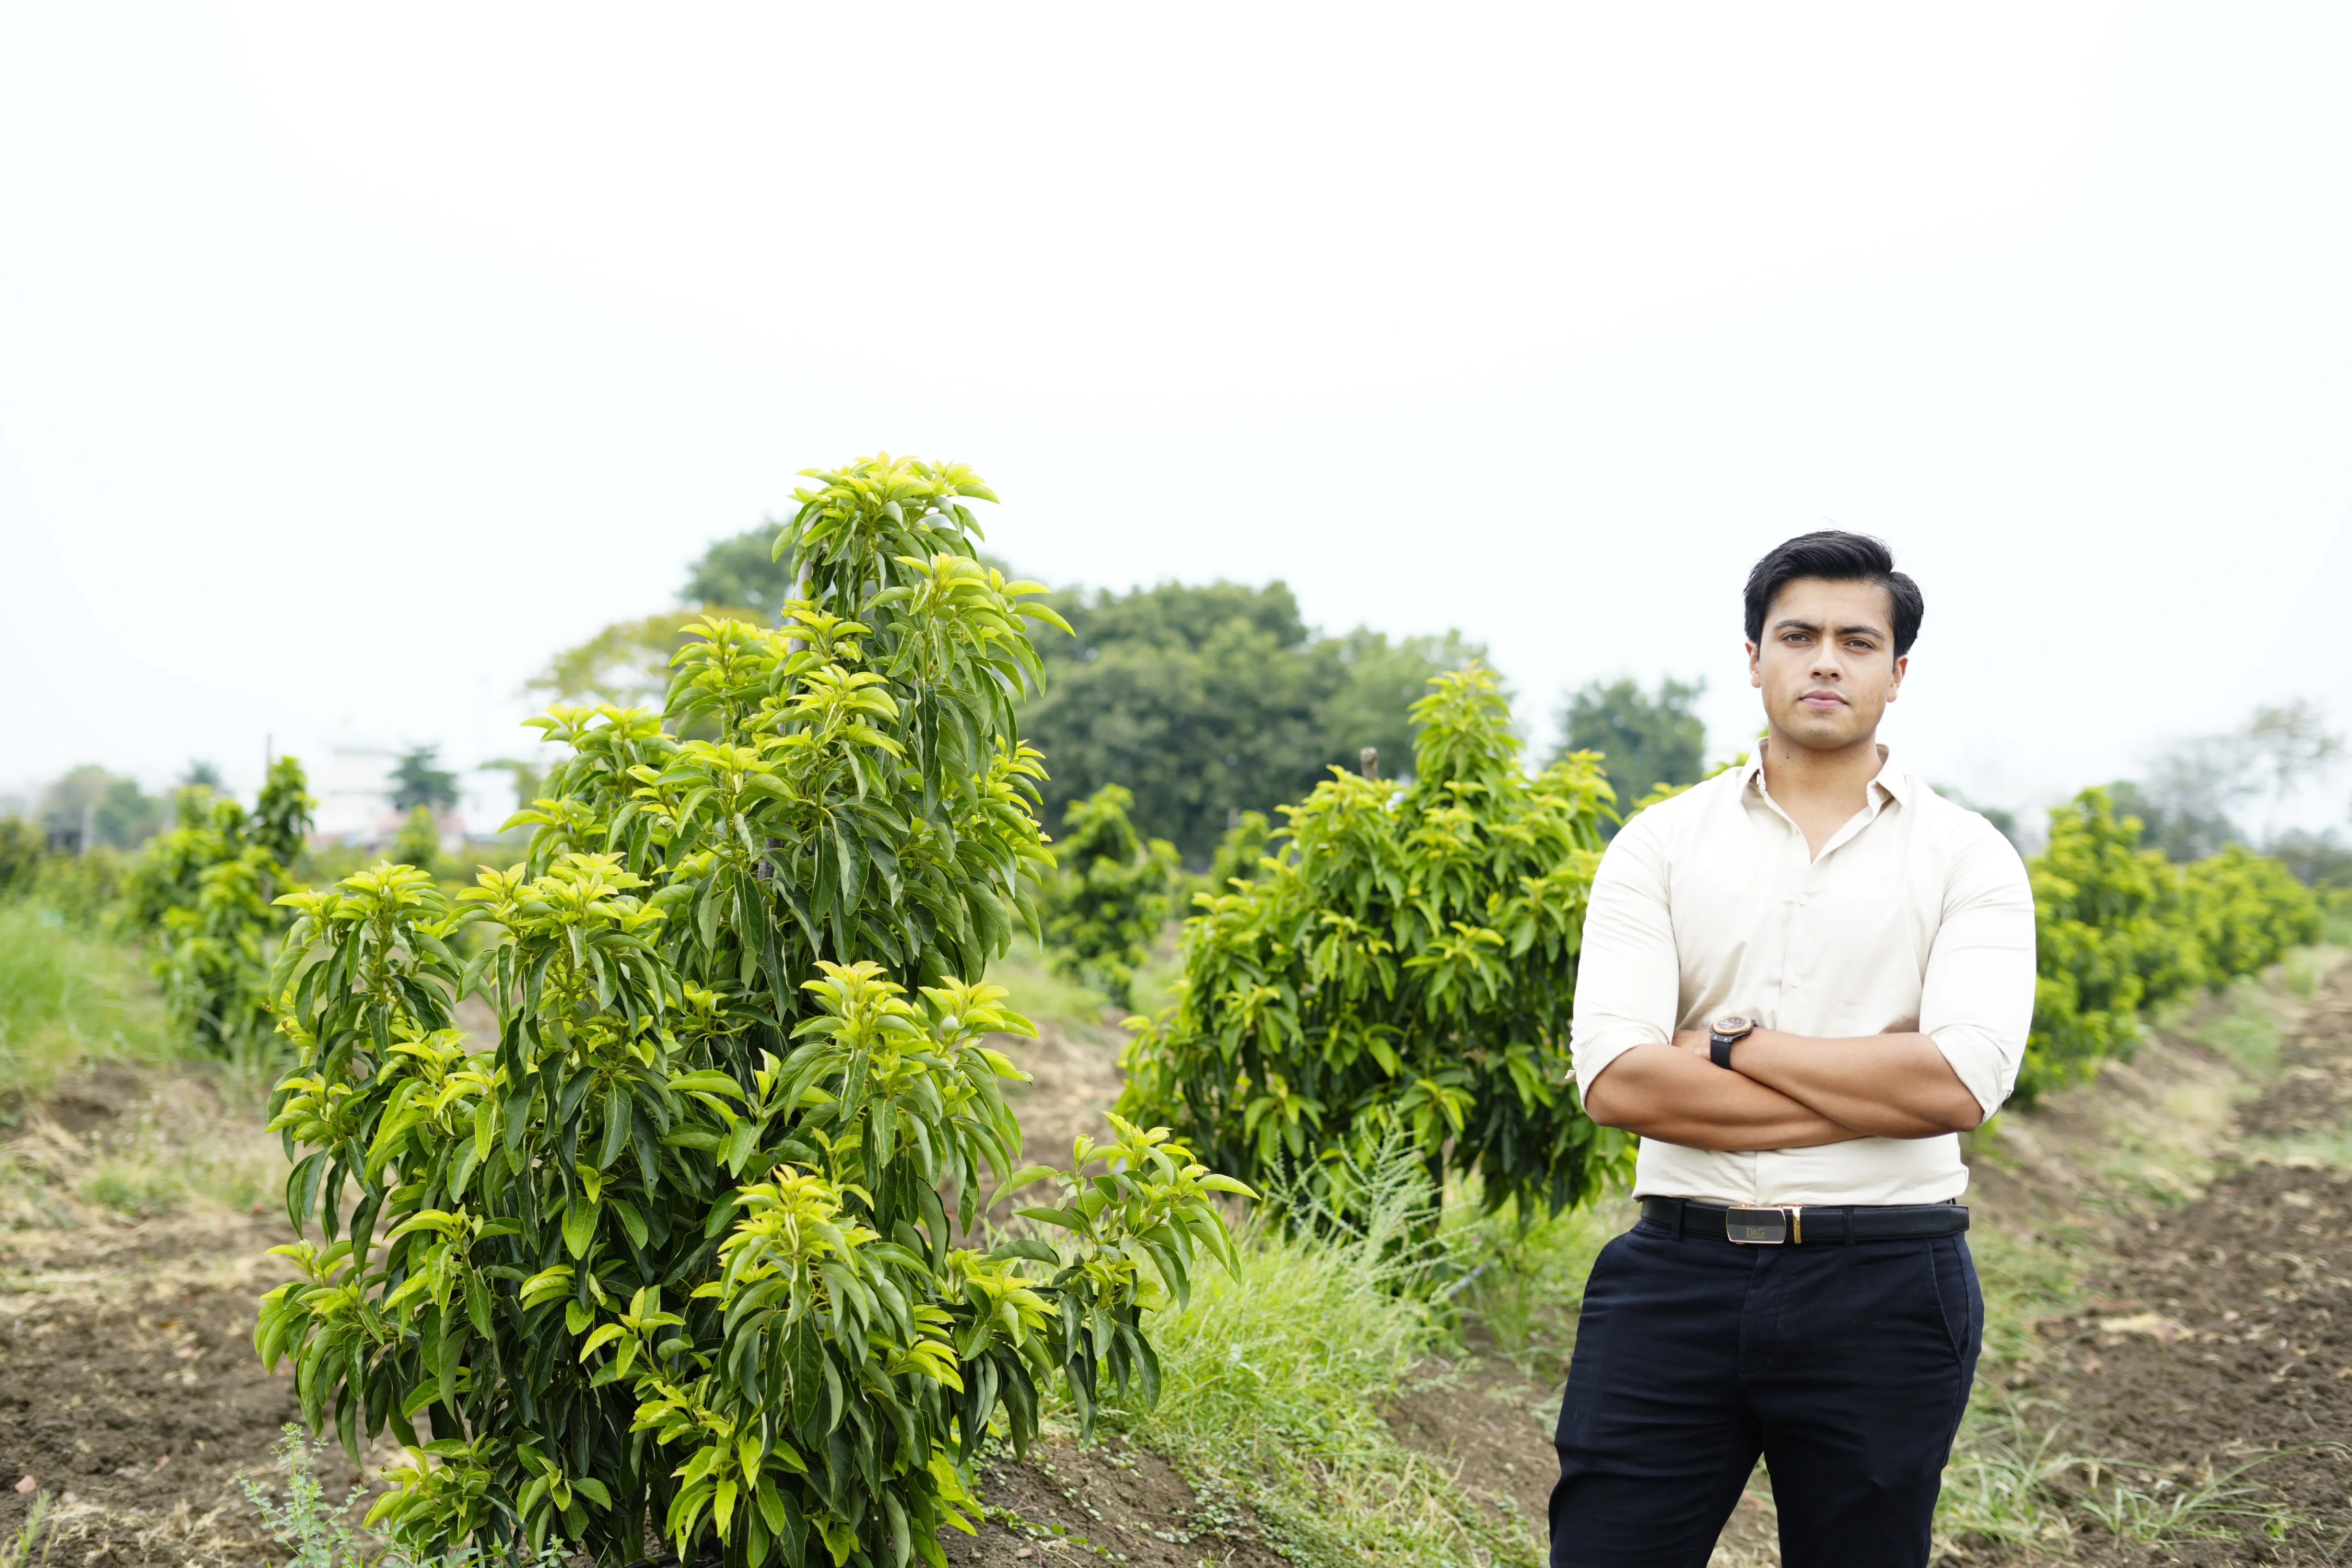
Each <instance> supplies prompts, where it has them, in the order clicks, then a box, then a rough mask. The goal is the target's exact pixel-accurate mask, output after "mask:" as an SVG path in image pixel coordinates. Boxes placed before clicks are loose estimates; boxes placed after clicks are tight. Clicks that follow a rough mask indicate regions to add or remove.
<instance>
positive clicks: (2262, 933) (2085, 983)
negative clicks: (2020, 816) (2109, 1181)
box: [2017, 788, 2320, 1104]
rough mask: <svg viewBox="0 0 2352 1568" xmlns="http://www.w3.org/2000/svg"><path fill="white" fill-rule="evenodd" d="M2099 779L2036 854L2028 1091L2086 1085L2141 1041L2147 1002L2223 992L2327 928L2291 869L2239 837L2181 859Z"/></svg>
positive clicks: (2057, 809) (2024, 1091) (2064, 812)
mask: <svg viewBox="0 0 2352 1568" xmlns="http://www.w3.org/2000/svg"><path fill="white" fill-rule="evenodd" d="M2139 842H2140V822H2139V818H2137V816H2124V817H2120V818H2118V817H2117V816H2116V814H2115V811H2114V808H2113V806H2112V805H2111V804H2110V801H2109V797H2108V795H2107V792H2106V791H2105V790H2104V789H2098V788H2093V789H2086V790H2084V791H2083V792H2082V793H2081V794H2080V795H2076V796H2075V797H2074V800H2073V801H2071V802H2069V803H2068V804H2067V805H2063V806H2054V807H2053V808H2052V809H2051V813H2050V843H2049V847H2047V848H2045V849H2044V850H2043V851H2042V853H2041V854H2040V855H2037V856H2035V857H2034V858H2033V859H2032V860H2031V861H2030V862H2028V863H2027V864H2028V869H2029V871H2030V872H2031V874H2032V881H2033V906H2034V925H2035V942H2036V947H2037V952H2038V963H2039V978H2038V980H2037V982H2036V985H2035V993H2034V1007H2033V1030H2032V1035H2031V1037H2029V1038H2028V1039H2027V1041H2026V1047H2025V1060H2024V1063H2023V1065H2022V1067H2021V1069H2020V1070H2019V1073H2018V1078H2017V1097H2018V1099H2019V1100H2021V1101H2022V1102H2024V1103H2028V1104H2030V1103H2032V1101H2033V1100H2034V1099H2035V1098H2036V1097H2038V1096H2040V1095H2041V1094H2042V1093H2044V1092H2046V1091H2048V1090H2050V1089H2058V1088H2062V1087H2063V1086H2064V1085H2066V1084H2069V1083H2074V1082H2079V1081H2081V1080H2083V1079H2088V1078H2090V1077H2091V1076H2092V1075H2094V1074H2095V1073H2096V1072H2097V1071H2098V1064H2099V1063H2100V1061H2101V1060H2103V1059H2104V1058H2107V1057H2111V1056H2128V1055H2129V1054H2130V1053H2131V1051H2132V1049H2133V1047H2136V1046H2137V1044H2138V1042H2139V1037H2140V1026H2139V1021H2138V1016H2137V1015H2138V1013H2139V1011H2140V1009H2142V1008H2145V1007H2148V1006H2151V1005H2155V1004H2156V1003H2158V1002H2161V1001H2163V1000H2165V999H2166V998H2167V997H2169V996H2174V995H2178V994H2180V993H2181V992H2183V991H2187V990H2189V989H2191V988H2193V987H2195V986H2197V985H2199V984H2205V985H2210V986H2211V987H2213V988H2215V989H2217V990H2218V989H2219V988H2221V986H2223V985H2225V984H2228V983H2229V982H2230V981H2231V980H2233V979H2235V978H2237V977H2238V976H2239V975H2242V974H2251V973H2256V972H2258V971H2260V970H2262V969H2264V968H2267V967H2268V966H2269V965H2271V964H2273V963H2276V962H2278V960H2279V959H2280V958H2281V957H2282V956H2284V953H2285V952H2286V950H2287V948H2289V947H2290V946H2293V945H2294V944H2295V943H2298V942H2311V941H2315V940H2316V939H2317V937H2318V934H2319V928H2320V920H2319V908H2318V905H2317V902H2316V900H2315V899H2314V897H2313V895H2312V893H2311V890H2310V889H2307V888H2305V887H2304V886H2303V885H2302V884H2301V883H2300V882H2297V881H2296V880H2295V879H2294V877H2293V876H2292V875H2290V874H2289V873H2288V871H2287V869H2286V868H2285V867H2284V866H2283V865H2282V864H2280V863H2279V862H2278V861H2276V860H2273V859H2271V858H2268V857H2265V856H2260V855H2256V854H2253V853H2252V851H2250V850H2248V849H2246V848H2244V847H2242V846H2238V845H2231V846H2229V847H2225V848H2224V849H2223V850H2222V851H2221V853H2220V854H2218V855H2215V856H2212V857H2210V858H2207V859H2203V860H2199V861H2194V862H2191V863H2190V864H2189V865H2187V866H2176V865H2174V864H2172V863H2171V862H2169V861H2168V860H2167V859H2166V858H2165V857H2164V856H2163V855H2162V854H2161V853H2159V852H2158V851H2157V850H2154V849H2143V848H2141V847H2139Z"/></svg>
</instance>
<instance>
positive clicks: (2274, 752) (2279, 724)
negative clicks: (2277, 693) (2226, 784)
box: [2245, 697, 2344, 805]
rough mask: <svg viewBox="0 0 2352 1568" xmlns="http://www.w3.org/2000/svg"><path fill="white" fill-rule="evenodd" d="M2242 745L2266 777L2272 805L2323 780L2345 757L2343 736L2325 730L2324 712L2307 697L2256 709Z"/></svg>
mask: <svg viewBox="0 0 2352 1568" xmlns="http://www.w3.org/2000/svg"><path fill="white" fill-rule="evenodd" d="M2245 744H2246V750H2247V751H2248V752H2252V761H2253V763H2254V765H2255V767H2257V768H2258V769H2259V770H2260V771H2261V772H2263V773H2266V774H2268V775H2269V780H2268V782H2269V784H2270V786H2271V789H2272V792H2273V793H2272V804H2273V805H2282V804H2284V802H2285V800H2286V797H2287V796H2288V795H2292V794H2294V791H2295V790H2296V789H2297V788H2298V787H2299V786H2301V785H2302V784H2304V783H2305V781H2307V780H2311V781H2315V780H2318V779H2322V778H2325V777H2326V775H2327V773H2329V771H2330V770H2332V769H2333V768H2334V767H2335V765H2336V762H2337V760H2338V759H2340V758H2341V757H2342V756H2343V755H2344V737H2343V736H2341V735H2339V734H2337V733H2336V731H2333V730H2330V729H2329V728H2328V727H2327V714H2326V710H2325V709H2323V708H2321V707H2320V705H2319V704H2318V703H2316V702H2314V701H2312V700H2310V699H2309V698H2307V697H2298V698H2296V699H2295V700H2294V701H2292V702H2287V703H2284V704H2282V705H2280V706H2278V707H2275V708H2257V709H2255V710H2254V716H2253V718H2252V719H2251V720H2249V721H2247V722H2246V728H2245Z"/></svg>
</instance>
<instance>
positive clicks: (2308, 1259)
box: [2024, 971, 2352, 1568]
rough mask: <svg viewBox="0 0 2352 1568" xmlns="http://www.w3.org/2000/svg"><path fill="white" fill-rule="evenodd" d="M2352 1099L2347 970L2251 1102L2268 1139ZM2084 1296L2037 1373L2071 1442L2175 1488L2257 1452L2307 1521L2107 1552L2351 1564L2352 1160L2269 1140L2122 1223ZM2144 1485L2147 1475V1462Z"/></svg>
mask: <svg viewBox="0 0 2352 1568" xmlns="http://www.w3.org/2000/svg"><path fill="white" fill-rule="evenodd" d="M2347 1106H2352V974H2347V973H2345V972H2343V971H2339V972H2338V978H2337V979H2336V983H2335V984H2332V985H2330V986H2328V987H2327V988H2326V989H2325V990H2324V991H2323V992H2322V993H2321V994H2320V995H2319V997H2318V998H2317V999H2316V1001H2315V1005H2312V1006H2311V1007H2310V1008H2309V1009H2308V1011H2307V1012H2306V1014H2305V1017H2304V1019H2303V1021H2302V1027H2301V1028H2300V1029H2299V1030H2298V1031H2297V1032H2296V1033H2295V1034H2294V1036H2293V1037H2290V1038H2289V1039H2288V1041H2287V1042H2286V1043H2285V1046H2284V1050H2283V1052H2282V1070H2281V1071H2280V1073H2279V1074H2278V1076H2277V1077H2276V1078H2275V1079H2273V1082H2272V1084H2271V1087H2270V1088H2269V1089H2268V1090H2267V1091H2266V1092H2264V1093H2263V1095H2262V1096H2261V1097H2260V1098H2258V1099H2256V1100H2253V1101H2252V1102H2251V1103H2250V1104H2248V1105H2247V1106H2245V1107H2244V1108H2243V1109H2242V1110H2241V1112H2240V1114H2239V1117H2238V1119H2237V1130H2238V1131H2239V1133H2240V1135H2241V1136H2242V1138H2244V1139H2246V1140H2247V1141H2248V1143H2249V1145H2251V1146H2252V1148H2255V1149H2259V1147H2260V1144H2259V1142H2256V1141H2258V1140H2264V1139H2273V1138H2281V1137H2285V1136H2290V1135H2293V1134H2296V1133H2307V1132H2313V1131H2324V1130H2326V1129H2330V1128H2336V1127H2340V1126H2342V1125H2343V1119H2344V1115H2345V1111H2346V1110H2347ZM2112 1256H2113V1263H2112V1265H2111V1267H2109V1268H2105V1269H2104V1270H2102V1271H2101V1272H2100V1274H2098V1275H2097V1276H2095V1278H2094V1279H2092V1280H2091V1281H2090V1283H2091V1284H2092V1285H2093V1287H2094V1288H2095V1291H2096V1295H2095V1298H2094V1302H2093V1305H2092V1307H2091V1309H2090V1310H2086V1311H2084V1313H2082V1314H2081V1315H2080V1316H2079V1317H2076V1318H2074V1319H2072V1320H2063V1319H2062V1320H2055V1321H2049V1322H2045V1323H2044V1324H2042V1333H2043V1336H2044V1338H2045V1339H2046V1340H2048V1341H2049V1342H2050V1346H2051V1350H2052V1352H2053V1353H2051V1354H2050V1355H2048V1356H2047V1357H2046V1358H2045V1359H2043V1360H2042V1362H2041V1363H2040V1364H2039V1365H2038V1366H2037V1367H2036V1368H2035V1369H2034V1371H2033V1373H2032V1375H2031V1377H2030V1378H2029V1379H2028V1380H2027V1381H2026V1383H2025V1384H2024V1391H2025V1392H2026V1393H2027V1394H2029V1395H2038V1396H2040V1397H2042V1398H2045V1399H2048V1400H2050V1401H2052V1402H2053V1404H2055V1405H2057V1406H2058V1407H2059V1408H2060V1409H2062V1410H2063V1413H2064V1419H2063V1424H2062V1425H2061V1426H2060V1436H2061V1440H2062V1441H2063V1443H2064V1445H2065V1446H2066V1447H2068V1449H2069V1450H2071V1451H2074V1452H2080V1453H2094V1454H2099V1455H2102V1456H2112V1457H2114V1458H2121V1459H2126V1460H2130V1461H2134V1462H2137V1463H2138V1464H2142V1465H2146V1466H2148V1467H2151V1468H2152V1471H2151V1472H2150V1473H2151V1474H2152V1476H2153V1477H2155V1478H2159V1479H2162V1480H2164V1481H2166V1482H2168V1483H2170V1485H2169V1486H2168V1488H2167V1490H2172V1489H2179V1488H2184V1487H2194V1486H2196V1485H2198V1484H2200V1483H2201V1482H2203V1481H2205V1480H2206V1479H2210V1478H2211V1477H2213V1476H2215V1475H2216V1474H2220V1473H2224V1472H2227V1471H2230V1470H2231V1469H2233V1468H2237V1467H2239V1466H2242V1465H2245V1464H2247V1463H2248V1462H2249V1461H2255V1463H2254V1464H2253V1468H2251V1469H2249V1470H2247V1471H2246V1472H2245V1473H2244V1474H2243V1475H2242V1477H2241V1478H2240V1481H2241V1484H2246V1485H2251V1486H2254V1487H2257V1488H2259V1489H2261V1493H2262V1495H2263V1496H2264V1497H2265V1498H2266V1499H2267V1500H2272V1501H2274V1502H2277V1503H2283V1504H2284V1505H2285V1507H2286V1508H2287V1509H2289V1510H2292V1512H2293V1513H2294V1515H2295V1516H2297V1517H2298V1518H2299V1519H2300V1520H2301V1521H2304V1522H2303V1523H2302V1524H2301V1525H2299V1526H2298V1527H2296V1528H2294V1529H2293V1530H2291V1531H2289V1532H2288V1533H2287V1535H2286V1538H2285V1539H2284V1540H2277V1541H2273V1540H2270V1539H2268V1538H2267V1537H2266V1536H2265V1535H2264V1534H2263V1533H2261V1532H2258V1531H2233V1532H2232V1533H2231V1534H2230V1535H2229V1536H2228V1537H2226V1538H2223V1539H2219V1540H2210V1541H2191V1542H2176V1543H2172V1544H2169V1545H2167V1546H2163V1547H2155V1548H2151V1547H2146V1546H2140V1545H2137V1544H2133V1543H2129V1542H2120V1541H2116V1540H2115V1539H2113V1538H2112V1537H2108V1538H2104V1539H2102V1538H2097V1537H2092V1536H2085V1537H2084V1540H2083V1542H2082V1544H2081V1548H2080V1553H2079V1554H2080V1555H2081V1557H2082V1558H2083V1559H2084V1561H2086V1562H2092V1563H2116V1564H2123V1563H2132V1564H2138V1563H2189V1564H2197V1565H2200V1568H2202V1565H2208V1564H2210V1565H2213V1568H2220V1565H2222V1564H2236V1563H2345V1562H2352V1447H2347V1444H2352V1172H2347V1171H2345V1170H2343V1169H2340V1168H2331V1167H2328V1166H2326V1165H2322V1164H2321V1163H2318V1162H2316V1161H2312V1160H2293V1161H2279V1160H2275V1159H2268V1158H2264V1157H2263V1155H2261V1154H2260V1153H2259V1152H2241V1153H2240V1154H2239V1155H2238V1156H2237V1157H2235V1158H2231V1159H2228V1160H2226V1162H2225V1163H2223V1164H2222V1166H2221V1170H2220V1172H2219V1173H2218V1175H2217V1177H2216V1179H2215V1180H2214V1181H2213V1182H2212V1184H2210V1187H2209V1188H2208V1189H2207V1190H2206V1192H2205V1193H2204V1194H2203V1195H2202V1196H2200V1197H2199V1198H2198V1199H2197V1200H2196V1201H2194V1202H2191V1203H2188V1204H2184V1205H2179V1206H2178V1207H2173V1208H2168V1209H2164V1210H2160V1211H2158V1212H2156V1213H2153V1214H2151V1215H2147V1217H2145V1218H2143V1219H2140V1220H2138V1221H2137V1223H2136V1224H2131V1225H2127V1226H2118V1227H2117V1233H2116V1235H2115V1237H2114V1240H2113V1254H2112ZM2132 1484H2134V1485H2137V1486H2140V1487H2142V1488H2145V1487H2146V1486H2147V1484H2148V1479H2147V1477H2139V1478H2134V1479H2133V1481H2132Z"/></svg>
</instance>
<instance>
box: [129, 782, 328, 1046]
mask: <svg viewBox="0 0 2352 1568" xmlns="http://www.w3.org/2000/svg"><path fill="white" fill-rule="evenodd" d="M314 805H316V803H315V802H314V801H312V799H311V798H310V790H309V786H308V784H307V781H306V780H305V779H304V777H303V773H302V764H301V763H299V762H298V761H296V760H295V759H294V758H292V757H280V758H278V760H277V761H276V762H274V763H271V764H270V766H269V773H268V778H267V779H266V780H265V781H264V783H263V784H262V787H261V795H260V798H259V799H258V800H257V802H256V803H255V805H254V809H253V810H251V811H249V812H248V811H247V810H246V809H245V807H243V806H242V805H238V804H237V803H236V801H235V800H233V799H230V798H228V797H226V796H223V797H219V798H215V796H214V795H213V792H212V791H211V790H210V789H209V788H207V787H205V785H202V784H189V785H186V786H184V787H183V788H182V789H181V791H180V793H179V801H178V813H179V820H178V825H177V826H174V827H173V829H172V830H171V831H170V832H168V833H164V834H161V835H159V836H157V837H154V838H152V839H150V840H149V841H148V842H147V844H146V846H145V847H143V848H142V850H141V851H140V853H139V858H138V859H137V860H136V861H134V862H133V863H132V866H131V874H130V876H129V877H128V878H127V879H126V885H125V888H124V896H123V902H122V907H121V910H120V911H119V914H118V919H119V920H120V921H121V923H122V925H123V926H124V927H125V928H126V929H127V930H129V931H132V932H135V933H137V934H140V935H143V936H145V937H147V938H149V939H150V940H152V942H154V943H155V946H156V948H157V950H158V952H157V957H156V960H155V973H156V977H157V978H158V979H159V980H161V981H162V983H163V1005H164V1010H165V1013H166V1015H167V1016H168V1017H169V1018H170V1019H171V1022H172V1025H173V1027H174V1028H176V1029H178V1030H180V1031H181V1032H182V1033H184V1035H186V1036H187V1037H190V1038H192V1039H194V1041H195V1042H196V1043H197V1044H198V1045H200V1046H202V1047H204V1048H205V1050H207V1051H209V1052H211V1053H212V1054H213V1055H215V1056H220V1057H230V1058H237V1057H243V1058H253V1057H255V1056H257V1054H258V1053H260V1052H261V1051H263V1050H264V1049H265V1048H266V1047H268V1044H269V1043H270V1041H271V1040H272V1039H273V1038H274V1037H275V1036H276V1026H275V1021H274V1020H273V1019H272V1017H271V1016H270V1012H269V990H268V978H269V971H270V965H271V962H272V961H273V960H274V959H275V958H276V956H277V952H276V946H275V944H276V942H277V941H278V936H279V935H280V933H282V932H283V931H285V930H286V927H287V916H286V915H285V913H284V912H283V911H280V910H275V909H273V908H271V907H270V904H271V900H274V899H277V898H278V897H279V896H280V895H281V894H283V893H285V892H286V891H287V890H288V889H290V888H291V887H292V886H293V885H294V879H293V871H292V867H293V864H294V858H295V857H296V856H297V855H299V853H301V849H302V843H303V840H304V839H305V838H306V837H308V836H309V834H310V813H311V810H312V808H313V807H314Z"/></svg>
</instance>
